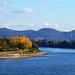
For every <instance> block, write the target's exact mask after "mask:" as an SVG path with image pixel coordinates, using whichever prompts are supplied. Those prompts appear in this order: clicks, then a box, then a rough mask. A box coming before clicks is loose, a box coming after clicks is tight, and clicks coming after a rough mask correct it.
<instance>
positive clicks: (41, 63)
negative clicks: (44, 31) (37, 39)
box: [0, 47, 75, 75]
mask: <svg viewBox="0 0 75 75" xmlns="http://www.w3.org/2000/svg"><path fill="white" fill-rule="evenodd" d="M39 49H40V50H42V51H45V52H51V53H50V54H47V55H39V56H35V57H30V58H15V59H0V75H75V49H61V48H44V47H40V48H39Z"/></svg>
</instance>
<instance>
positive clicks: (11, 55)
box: [0, 52, 50, 59]
mask: <svg viewBox="0 0 75 75" xmlns="http://www.w3.org/2000/svg"><path fill="white" fill-rule="evenodd" d="M49 53H50V52H38V53H30V54H8V55H5V56H0V59H3V58H4V59H5V58H28V57H34V56H38V55H45V54H49Z"/></svg>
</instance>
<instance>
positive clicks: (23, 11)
mask: <svg viewBox="0 0 75 75" xmlns="http://www.w3.org/2000/svg"><path fill="white" fill-rule="evenodd" d="M14 12H15V13H35V12H36V10H35V9H30V8H24V9H22V10H16V11H14Z"/></svg>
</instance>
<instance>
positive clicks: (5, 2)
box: [0, 1, 8, 6]
mask: <svg viewBox="0 0 75 75" xmlns="http://www.w3.org/2000/svg"><path fill="white" fill-rule="evenodd" d="M7 4H8V3H7V1H3V2H2V1H0V6H3V5H7Z"/></svg>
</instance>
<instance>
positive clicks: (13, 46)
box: [0, 35, 48, 58]
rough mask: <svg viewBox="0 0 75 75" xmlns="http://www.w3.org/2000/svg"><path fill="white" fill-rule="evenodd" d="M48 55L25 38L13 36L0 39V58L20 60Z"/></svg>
mask: <svg viewBox="0 0 75 75" xmlns="http://www.w3.org/2000/svg"><path fill="white" fill-rule="evenodd" d="M43 54H48V52H42V51H40V50H39V49H38V45H37V44H35V43H32V42H31V41H30V40H29V38H27V37H26V36H20V35H18V36H13V37H10V38H6V37H5V36H4V37H2V38H0V58H21V57H32V56H34V55H43Z"/></svg>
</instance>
